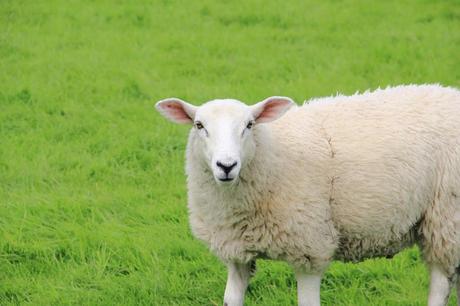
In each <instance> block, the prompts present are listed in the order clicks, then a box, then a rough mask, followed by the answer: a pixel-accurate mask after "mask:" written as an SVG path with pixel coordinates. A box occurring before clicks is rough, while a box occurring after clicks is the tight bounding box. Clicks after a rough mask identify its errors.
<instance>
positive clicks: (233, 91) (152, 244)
mask: <svg viewBox="0 0 460 306" xmlns="http://www.w3.org/2000/svg"><path fill="white" fill-rule="evenodd" d="M0 28H1V30H0V305H220V304H221V303H222V297H223V292H224V286H225V279H226V270H225V267H224V266H223V264H221V263H220V262H219V260H218V259H217V258H215V257H214V256H213V255H212V254H211V253H210V252H209V251H208V250H207V248H206V247H205V246H204V245H202V243H200V242H199V241H197V240H196V239H194V238H193V237H192V235H191V233H190V230H189V227H188V223H187V222H188V221H187V209H186V188H185V176H184V149H185V145H186V138H187V132H188V127H187V126H178V125H173V124H171V123H169V122H167V121H166V120H164V119H163V118H162V117H160V116H159V115H158V114H157V113H156V112H155V110H154V103H155V102H156V101H157V100H159V99H162V98H166V97H171V96H176V97H180V98H182V99H184V100H187V101H190V102H192V103H195V104H200V103H202V102H204V101H207V100H210V99H214V98H217V97H232V98H237V99H240V100H242V101H246V102H248V103H254V102H257V101H260V100H262V99H264V98H266V97H268V96H272V95H284V96H289V97H291V98H293V99H294V100H295V101H296V102H297V103H302V102H303V101H304V100H307V99H309V98H311V97H315V96H322V95H332V94H335V93H337V92H340V93H345V94H351V93H354V92H355V91H356V90H360V91H363V90H366V89H368V88H371V89H375V88H377V87H379V86H381V87H385V86H387V85H396V84H408V83H433V82H435V83H441V84H444V85H450V86H456V87H460V56H459V54H460V2H459V1H457V0H449V1H442V2H441V1H428V0H425V1H415V0H407V1H406V0H405V1H393V0H391V1H380V2H367V1H354V0H344V1H341V0H335V1H334V0H328V1H319V2H313V1H285V2H279V1H252V0H251V1H242V0H241V1H209V0H205V1H188V2H182V1H174V0H171V1H169V0H163V1H160V0H153V1H144V0H143V1H132V2H121V1H113V2H112V1H89V0H87V1H83V0H82V1H22V0H2V1H1V3H0ZM459 120H460V118H459ZM427 294H428V276H427V271H426V269H425V267H424V265H423V263H422V261H421V258H420V254H419V251H418V249H417V248H415V247H414V248H412V249H409V250H406V251H405V252H403V253H401V254H399V255H397V256H396V257H395V258H394V259H392V260H386V259H375V260H368V261H366V262H363V263H360V264H344V263H339V262H336V263H334V264H333V265H332V266H331V267H330V269H329V271H328V272H327V274H326V276H325V278H324V279H323V282H322V302H323V304H324V305H425V304H426V298H427ZM295 302H296V285H295V279H294V275H293V272H292V270H291V269H290V268H289V267H288V266H287V265H285V264H283V263H279V262H271V261H263V260H260V261H258V273H257V274H256V276H255V277H254V278H253V279H252V281H251V283H250V289H249V292H248V294H247V296H246V304H247V305H294V304H295ZM449 305H456V296H455V293H453V294H452V296H451V298H450V302H449Z"/></svg>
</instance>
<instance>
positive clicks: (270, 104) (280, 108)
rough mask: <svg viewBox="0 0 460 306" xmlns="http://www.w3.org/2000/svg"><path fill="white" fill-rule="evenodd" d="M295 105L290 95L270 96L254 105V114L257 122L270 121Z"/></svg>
mask: <svg viewBox="0 0 460 306" xmlns="http://www.w3.org/2000/svg"><path fill="white" fill-rule="evenodd" d="M293 105H295V103H294V101H292V99H290V98H288V97H270V98H267V99H265V100H263V101H262V102H259V103H257V104H255V105H253V106H252V114H253V116H254V119H255V120H256V122H257V123H263V122H270V121H273V120H275V119H278V118H279V117H281V116H282V115H283V114H284V113H285V112H287V110H288V109H289V108H291V107H292V106H293Z"/></svg>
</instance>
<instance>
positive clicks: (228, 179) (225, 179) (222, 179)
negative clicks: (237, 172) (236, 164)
mask: <svg viewBox="0 0 460 306" xmlns="http://www.w3.org/2000/svg"><path fill="white" fill-rule="evenodd" d="M218 180H219V181H221V182H230V181H233V180H234V178H232V177H225V178H218Z"/></svg>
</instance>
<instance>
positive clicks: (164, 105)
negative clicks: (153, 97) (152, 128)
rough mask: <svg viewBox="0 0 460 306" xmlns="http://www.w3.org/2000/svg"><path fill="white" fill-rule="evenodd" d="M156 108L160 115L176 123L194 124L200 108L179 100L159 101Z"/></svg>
mask: <svg viewBox="0 0 460 306" xmlns="http://www.w3.org/2000/svg"><path fill="white" fill-rule="evenodd" d="M155 108H156V109H157V110H158V112H159V113H160V114H162V115H163V116H164V117H166V118H167V119H169V120H171V121H172V122H175V123H180V124H186V123H193V120H194V118H195V113H196V110H197V108H198V107H196V106H193V105H192V104H189V103H187V102H185V101H182V100H181V99H178V98H168V99H164V100H161V101H158V102H157V103H156V104H155Z"/></svg>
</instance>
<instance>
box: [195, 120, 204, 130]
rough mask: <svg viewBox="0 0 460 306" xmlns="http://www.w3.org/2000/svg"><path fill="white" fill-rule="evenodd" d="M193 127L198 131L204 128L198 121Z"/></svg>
mask: <svg viewBox="0 0 460 306" xmlns="http://www.w3.org/2000/svg"><path fill="white" fill-rule="evenodd" d="M195 127H196V128H197V129H198V130H201V129H202V128H204V126H203V123H201V122H200V121H197V122H195Z"/></svg>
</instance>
